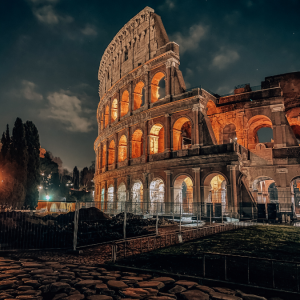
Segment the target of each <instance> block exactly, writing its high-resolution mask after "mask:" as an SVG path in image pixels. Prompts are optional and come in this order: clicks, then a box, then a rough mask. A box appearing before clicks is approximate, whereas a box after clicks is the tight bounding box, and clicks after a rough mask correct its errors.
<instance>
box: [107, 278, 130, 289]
mask: <svg viewBox="0 0 300 300" xmlns="http://www.w3.org/2000/svg"><path fill="white" fill-rule="evenodd" d="M107 286H108V287H109V288H111V289H114V290H122V289H125V288H127V287H128V285H127V284H126V283H124V282H123V281H121V280H120V281H117V280H109V281H108V282H107Z"/></svg>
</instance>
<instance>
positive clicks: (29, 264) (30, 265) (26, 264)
mask: <svg viewBox="0 0 300 300" xmlns="http://www.w3.org/2000/svg"><path fill="white" fill-rule="evenodd" d="M21 265H22V267H23V268H44V265H43V264H38V263H34V262H24V263H22V264H21Z"/></svg>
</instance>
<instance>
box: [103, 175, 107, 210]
mask: <svg viewBox="0 0 300 300" xmlns="http://www.w3.org/2000/svg"><path fill="white" fill-rule="evenodd" d="M103 183H104V205H103V207H101V210H103V209H104V210H105V209H107V196H108V191H107V181H106V180H105V181H104V182H103Z"/></svg>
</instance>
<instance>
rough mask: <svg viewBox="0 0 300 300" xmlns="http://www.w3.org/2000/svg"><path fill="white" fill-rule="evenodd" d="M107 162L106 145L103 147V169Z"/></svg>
mask: <svg viewBox="0 0 300 300" xmlns="http://www.w3.org/2000/svg"><path fill="white" fill-rule="evenodd" d="M105 160H106V145H103V147H102V167H104V166H105Z"/></svg>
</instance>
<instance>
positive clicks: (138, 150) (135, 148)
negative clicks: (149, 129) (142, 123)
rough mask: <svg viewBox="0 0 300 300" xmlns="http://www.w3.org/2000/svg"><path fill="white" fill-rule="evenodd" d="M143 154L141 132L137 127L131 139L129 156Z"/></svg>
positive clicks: (133, 156)
mask: <svg viewBox="0 0 300 300" xmlns="http://www.w3.org/2000/svg"><path fill="white" fill-rule="evenodd" d="M142 155H143V132H142V131H141V130H140V129H137V130H136V131H135V132H134V133H133V135H132V140H131V157H132V158H137V157H141V156H142Z"/></svg>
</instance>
